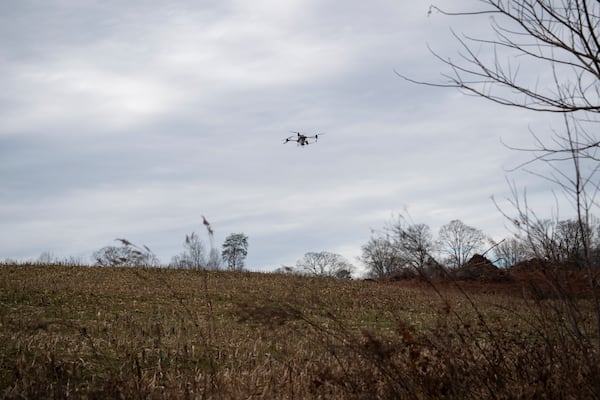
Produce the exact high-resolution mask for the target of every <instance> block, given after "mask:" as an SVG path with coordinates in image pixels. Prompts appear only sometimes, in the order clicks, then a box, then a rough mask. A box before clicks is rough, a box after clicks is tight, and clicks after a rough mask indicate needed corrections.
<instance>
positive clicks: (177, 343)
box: [0, 265, 597, 399]
mask: <svg viewBox="0 0 600 400" xmlns="http://www.w3.org/2000/svg"><path fill="white" fill-rule="evenodd" d="M576 304H577V306H578V313H579V314H580V315H581V316H585V317H586V318H588V317H589V316H591V315H592V314H591V312H592V311H593V310H592V309H590V308H589V306H590V303H589V302H588V301H587V300H580V301H577V302H576ZM554 305H555V304H549V306H550V307H548V308H535V307H537V306H534V305H532V303H531V302H530V301H529V300H528V299H522V298H519V297H516V296H511V295H508V294H499V293H494V294H489V293H482V292H480V291H477V292H468V291H467V292H465V291H464V289H462V288H460V287H452V286H451V285H448V286H447V287H445V288H438V287H435V286H433V287H432V286H430V285H429V284H427V283H423V282H412V283H402V284H396V283H383V284H382V283H376V282H366V281H344V280H335V279H322V278H310V277H301V276H289V275H280V274H261V273H239V272H238V273H233V272H214V271H213V272H205V271H190V270H165V269H148V268H101V267H61V266H16V265H3V266H0V307H1V308H0V311H1V312H0V343H2V344H3V345H2V346H3V349H2V353H1V356H0V396H1V397H2V398H40V397H56V398H227V399H230V398H231V399H236V398H249V397H257V398H340V399H341V398H350V399H351V398H357V399H358V398H390V399H391V398H440V397H445V398H466V397H476V398H497V397H514V396H516V397H538V396H543V395H544V394H546V395H548V394H551V393H560V394H561V395H562V396H564V397H570V396H571V395H574V394H577V397H578V398H587V397H590V398H591V397H593V395H594V394H595V392H594V385H593V382H594V379H595V378H596V377H597V375H594V374H596V373H597V368H596V367H595V366H593V365H592V367H590V362H589V359H585V358H584V356H583V353H582V352H583V350H585V351H586V353H585V354H587V356H586V357H590V356H593V357H595V354H596V353H594V351H595V350H594V349H593V348H592V349H591V350H590V349H589V348H586V349H581V348H578V345H579V344H581V343H580V342H577V341H572V340H570V339H568V338H565V336H564V335H563V333H564V329H565V327H564V325H560V323H561V322H560V321H563V319H562V317H561V316H560V315H556V314H552V310H555V309H557V308H556V307H554ZM540 307H545V306H543V305H540ZM540 311H544V319H543V321H542V320H539V319H538V316H539V315H540ZM551 321H555V322H556V324H552V323H549V322H551ZM540 323H543V325H540ZM567 328H568V327H567ZM584 333H585V334H588V333H589V332H587V331H585V332H584ZM589 334H590V335H591V334H592V333H589ZM549 339H552V340H553V342H554V343H555V346H554V347H545V346H540V343H544V342H545V341H547V340H549ZM566 351H569V353H568V354H569V357H566V358H565V357H563V358H561V357H559V356H560V355H561V354H562V353H561V352H566ZM565 354H566V353H565ZM549 359H553V360H555V361H554V362H548V360H549ZM586 360H587V361H586ZM556 390H559V391H558V392H556ZM546 397H548V396H546ZM549 397H552V396H549Z"/></svg>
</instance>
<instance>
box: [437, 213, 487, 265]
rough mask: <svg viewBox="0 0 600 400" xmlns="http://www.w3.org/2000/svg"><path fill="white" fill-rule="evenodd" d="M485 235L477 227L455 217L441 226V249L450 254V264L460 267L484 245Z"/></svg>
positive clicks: (439, 237)
mask: <svg viewBox="0 0 600 400" xmlns="http://www.w3.org/2000/svg"><path fill="white" fill-rule="evenodd" d="M484 240H485V235H484V234H483V232H482V231H481V230H479V229H477V228H473V227H472V226H469V225H466V224H465V223H463V222H462V221H460V220H458V219H455V220H452V221H450V222H449V223H447V224H446V225H444V226H442V227H441V228H440V232H439V234H438V242H439V245H440V251H442V252H443V253H446V254H447V255H448V264H449V266H451V267H459V266H461V265H463V264H464V263H466V262H467V261H468V260H469V258H470V257H472V256H473V255H474V254H475V252H476V251H477V250H479V249H481V247H482V246H483V243H484Z"/></svg>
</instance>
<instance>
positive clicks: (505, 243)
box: [490, 237, 532, 268]
mask: <svg viewBox="0 0 600 400" xmlns="http://www.w3.org/2000/svg"><path fill="white" fill-rule="evenodd" d="M490 245H491V246H492V250H493V254H494V258H495V260H494V262H495V263H497V264H498V265H500V266H502V267H504V268H508V267H511V266H513V265H515V264H517V263H518V262H521V261H525V260H527V259H528V258H530V257H531V255H532V253H531V251H530V249H529V247H528V246H527V243H526V242H524V241H523V240H521V239H519V238H516V237H510V238H506V239H504V240H502V241H500V242H497V243H496V242H495V241H493V240H490Z"/></svg>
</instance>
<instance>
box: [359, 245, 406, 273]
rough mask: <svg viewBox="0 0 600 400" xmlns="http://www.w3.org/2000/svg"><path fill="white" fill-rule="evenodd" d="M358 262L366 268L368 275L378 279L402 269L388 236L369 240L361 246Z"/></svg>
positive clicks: (396, 250) (398, 254) (397, 254)
mask: <svg viewBox="0 0 600 400" xmlns="http://www.w3.org/2000/svg"><path fill="white" fill-rule="evenodd" d="M360 260H361V261H362V263H363V264H364V265H365V266H366V267H367V271H368V273H369V275H370V276H372V277H374V278H379V279H381V278H384V277H386V276H390V275H392V274H393V273H395V272H398V271H399V270H400V268H401V267H402V266H401V265H400V253H399V252H398V249H397V248H396V246H394V244H393V243H392V241H391V240H390V238H389V236H386V237H384V236H379V237H372V238H371V239H369V242H368V243H367V244H365V245H364V246H362V253H361V256H360Z"/></svg>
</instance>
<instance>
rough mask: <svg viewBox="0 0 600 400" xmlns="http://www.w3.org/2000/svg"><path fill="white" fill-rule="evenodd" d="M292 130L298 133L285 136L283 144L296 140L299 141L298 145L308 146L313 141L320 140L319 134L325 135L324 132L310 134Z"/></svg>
mask: <svg viewBox="0 0 600 400" xmlns="http://www.w3.org/2000/svg"><path fill="white" fill-rule="evenodd" d="M291 132H292V133H295V134H296V135H292V136H289V137H287V138H285V139H284V141H283V144H286V143H287V142H296V143H298V146H308V145H309V144H311V143H316V142H317V140H319V135H324V133H317V134H316V135H312V136H308V135H305V134H303V133H301V132H295V131H291Z"/></svg>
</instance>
